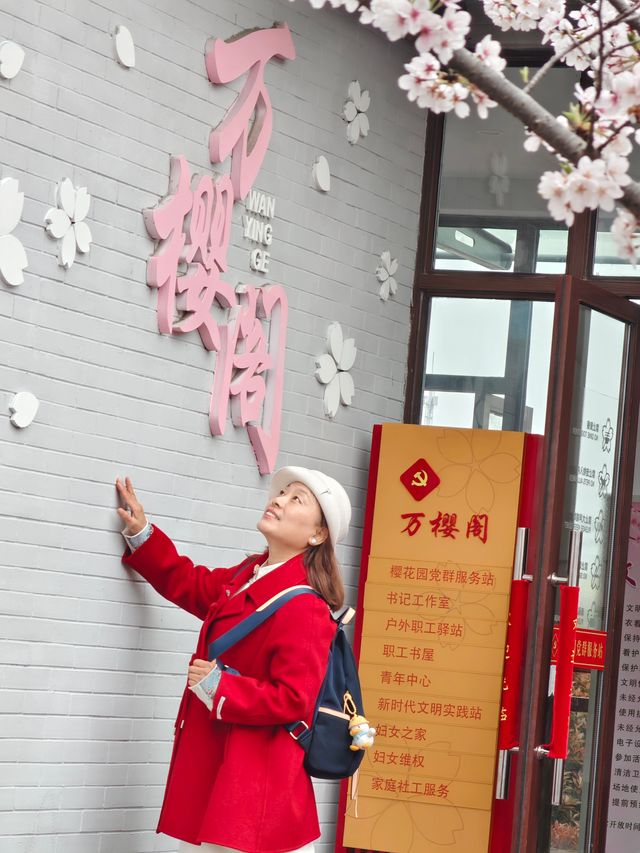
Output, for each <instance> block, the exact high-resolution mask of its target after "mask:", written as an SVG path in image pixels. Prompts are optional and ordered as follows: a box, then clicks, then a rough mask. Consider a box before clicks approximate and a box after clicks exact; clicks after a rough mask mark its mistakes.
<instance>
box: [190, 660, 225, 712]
mask: <svg viewBox="0 0 640 853" xmlns="http://www.w3.org/2000/svg"><path fill="white" fill-rule="evenodd" d="M221 675H222V672H221V671H220V670H219V669H218V667H215V669H212V670H211V672H210V673H209V674H208V675H205V677H204V678H202V679H201V680H200V681H198V682H196V684H194V685H193V686H191V687H190V688H189V690H192V691H193V692H194V693H195V694H196V696H197V697H198V699H200V701H201V702H204V704H205V705H206V706H207V708H208V709H209V710H210V711H212V710H213V697H214V696H215V694H216V690H217V689H218V684H219V683H220V676H221Z"/></svg>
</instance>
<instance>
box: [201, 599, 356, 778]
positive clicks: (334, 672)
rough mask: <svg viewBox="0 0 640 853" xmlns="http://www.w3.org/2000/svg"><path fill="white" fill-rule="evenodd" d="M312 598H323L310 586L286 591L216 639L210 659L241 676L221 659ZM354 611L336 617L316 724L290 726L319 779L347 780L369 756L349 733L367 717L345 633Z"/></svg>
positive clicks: (309, 768)
mask: <svg viewBox="0 0 640 853" xmlns="http://www.w3.org/2000/svg"><path fill="white" fill-rule="evenodd" d="M309 594H311V595H316V596H317V597H318V598H322V596H321V595H320V593H319V592H316V590H315V589H312V588H311V587H310V586H294V587H290V588H289V589H285V590H283V592H281V593H280V594H279V595H278V596H276V597H275V598H272V599H271V600H270V601H268V602H267V603H266V604H263V605H262V606H261V607H258V608H257V609H256V611H255V612H254V613H252V614H251V615H250V616H247V618H246V619H243V620H242V622H240V623H239V624H238V625H236V626H235V628H231V629H230V630H229V631H227V632H226V633H225V634H223V635H222V636H221V637H218V639H217V640H214V641H213V642H212V643H211V644H210V645H209V660H214V659H215V660H216V661H217V664H218V666H219V668H220V669H223V670H224V669H229V670H230V671H231V672H236V671H235V670H232V669H231V668H230V667H227V666H225V664H224V663H222V662H221V661H220V655H222V654H224V652H226V651H227V649H229V648H231V646H233V645H234V644H235V643H237V642H239V641H240V640H242V639H244V637H246V636H247V635H248V634H250V633H251V631H253V630H254V629H255V628H257V627H258V625H261V624H262V623H263V622H264V621H266V620H267V619H268V618H269V617H270V616H272V615H273V614H274V613H275V612H276V610H279V609H280V607H282V606H283V605H284V604H286V603H287V601H290V600H291V599H292V598H295V597H296V596H298V595H309ZM323 600H324V599H323ZM353 612H354V611H353V609H352V608H350V607H347V608H346V609H345V610H344V611H343V612H342V613H341V615H340V616H337V617H336V616H332V617H331V618H332V619H333V621H334V622H335V623H336V635H335V637H334V638H333V642H332V643H331V648H330V650H329V660H328V662H327V672H326V675H325V677H324V681H323V682H322V687H321V688H320V692H319V693H318V698H317V700H316V705H315V709H314V712H313V718H312V722H311V726H307V724H306V722H304V721H303V720H298V721H297V722H291V723H289V724H287V725H286V726H285V728H286V729H287V731H288V732H289V734H290V735H291V737H292V738H293V739H294V740H295V741H297V742H298V743H299V744H300V746H301V747H302V749H303V750H304V752H305V757H304V762H303V763H304V768H305V770H306V771H307V773H309V775H310V776H315V777H316V778H318V779H346V778H347V777H349V776H352V775H353V774H354V773H355V772H356V770H357V769H358V767H359V766H360V763H361V762H362V759H363V757H364V751H363V750H361V749H358V750H357V751H354V750H352V749H351V743H352V740H351V735H350V734H349V724H350V721H351V718H352V717H353V716H354V715H356V714H357V715H360V716H362V717H364V715H365V714H364V710H363V705H362V690H361V688H360V679H359V677H358V668H357V666H356V661H355V658H354V656H353V651H352V649H351V646H350V644H349V641H348V639H347V636H346V634H345V631H344V626H345V624H346V623H347V622H348V621H349V620H350V619H351V617H352V616H353Z"/></svg>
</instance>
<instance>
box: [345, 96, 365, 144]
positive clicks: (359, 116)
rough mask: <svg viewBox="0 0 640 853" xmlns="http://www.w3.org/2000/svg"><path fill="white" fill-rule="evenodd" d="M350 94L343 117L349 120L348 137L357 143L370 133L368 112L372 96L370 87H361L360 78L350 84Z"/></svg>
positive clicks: (353, 142) (351, 141) (350, 140)
mask: <svg viewBox="0 0 640 853" xmlns="http://www.w3.org/2000/svg"><path fill="white" fill-rule="evenodd" d="M348 95H349V97H348V99H347V100H346V102H345V105H344V107H343V108H342V118H343V119H344V120H345V121H346V122H347V139H348V140H349V142H350V143H351V144H352V145H355V144H356V142H357V141H358V140H359V139H360V137H361V136H367V134H368V133H369V119H368V117H367V115H366V112H367V110H368V109H369V105H370V104H371V97H370V95H369V91H368V89H364V90H362V89H361V87H360V83H359V81H358V80H354V81H353V83H350V84H349V89H348Z"/></svg>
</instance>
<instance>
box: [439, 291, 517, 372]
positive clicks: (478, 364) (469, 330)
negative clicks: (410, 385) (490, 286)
mask: <svg viewBox="0 0 640 853" xmlns="http://www.w3.org/2000/svg"><path fill="white" fill-rule="evenodd" d="M509 311H510V302H509V301H508V300H501V299H445V298H443V299H433V300H432V301H431V315H430V320H429V336H428V346H427V361H426V371H427V373H444V374H449V375H455V376H467V375H471V374H473V375H475V376H504V366H505V361H506V358H507V339H508V333H509Z"/></svg>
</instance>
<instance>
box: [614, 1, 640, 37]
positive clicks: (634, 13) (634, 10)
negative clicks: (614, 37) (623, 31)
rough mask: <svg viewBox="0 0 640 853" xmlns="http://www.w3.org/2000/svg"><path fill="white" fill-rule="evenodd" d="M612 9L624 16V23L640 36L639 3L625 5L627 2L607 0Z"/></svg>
mask: <svg viewBox="0 0 640 853" xmlns="http://www.w3.org/2000/svg"><path fill="white" fill-rule="evenodd" d="M609 3H610V4H611V5H612V6H613V8H614V9H615V10H616V11H617V12H620V14H623V15H625V23H626V24H627V25H628V26H630V27H631V29H633V30H635V32H636V33H638V35H640V13H639V10H640V3H639V2H637V0H636V2H635V3H627V0H609Z"/></svg>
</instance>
